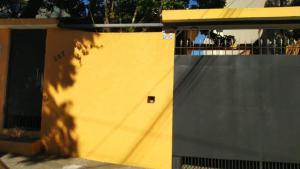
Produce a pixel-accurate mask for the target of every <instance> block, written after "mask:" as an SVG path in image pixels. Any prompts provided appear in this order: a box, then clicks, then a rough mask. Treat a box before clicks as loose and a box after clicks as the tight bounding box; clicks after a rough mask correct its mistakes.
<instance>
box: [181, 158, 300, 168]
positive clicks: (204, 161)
mask: <svg viewBox="0 0 300 169" xmlns="http://www.w3.org/2000/svg"><path fill="white" fill-rule="evenodd" d="M180 168H181V169H300V164H297V163H288V162H268V161H246V160H225V159H209V158H192V157H183V158H182V161H181V167H180Z"/></svg>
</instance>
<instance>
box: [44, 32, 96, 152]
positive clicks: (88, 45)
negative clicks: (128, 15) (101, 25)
mask: <svg viewBox="0 0 300 169" xmlns="http://www.w3.org/2000/svg"><path fill="white" fill-rule="evenodd" d="M97 36H100V35H99V34H97V33H90V32H80V31H70V30H52V31H49V32H48V43H49V44H48V48H47V51H48V52H47V54H46V59H45V73H44V74H45V77H44V82H45V83H44V93H43V115H42V129H41V138H42V143H43V145H44V148H45V150H46V152H49V153H55V154H60V155H63V156H77V155H78V149H77V146H78V145H77V144H78V143H77V140H78V135H76V133H75V132H74V130H75V128H76V126H75V122H74V118H73V116H72V115H71V112H70V111H71V108H72V106H73V103H72V100H66V99H64V96H63V94H62V93H61V92H64V91H66V90H68V89H69V88H71V87H72V86H73V85H74V84H75V83H76V74H77V73H78V71H80V68H81V67H83V66H84V59H85V58H86V57H89V52H90V50H91V49H94V48H97V49H100V48H101V46H99V45H97V44H96V42H95V38H96V37H97ZM82 90H83V89H82Z"/></svg>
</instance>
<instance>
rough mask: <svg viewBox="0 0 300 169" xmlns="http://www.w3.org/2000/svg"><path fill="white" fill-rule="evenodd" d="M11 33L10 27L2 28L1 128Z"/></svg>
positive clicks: (0, 54)
mask: <svg viewBox="0 0 300 169" xmlns="http://www.w3.org/2000/svg"><path fill="white" fill-rule="evenodd" d="M9 35H10V31H9V30H8V29H0V129H2V128H3V117H4V110H3V109H4V100H5V91H6V77H7V65H8V58H9V46H10V45H9Z"/></svg>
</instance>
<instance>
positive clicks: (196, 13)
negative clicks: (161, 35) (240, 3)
mask: <svg viewBox="0 0 300 169" xmlns="http://www.w3.org/2000/svg"><path fill="white" fill-rule="evenodd" d="M257 19H264V20H281V19H288V20H293V19H295V20H299V19H300V7H272V8H225V9H195V10H165V11H163V13H162V21H163V23H184V22H196V21H197V22H201V21H226V20H235V21H237V20H257Z"/></svg>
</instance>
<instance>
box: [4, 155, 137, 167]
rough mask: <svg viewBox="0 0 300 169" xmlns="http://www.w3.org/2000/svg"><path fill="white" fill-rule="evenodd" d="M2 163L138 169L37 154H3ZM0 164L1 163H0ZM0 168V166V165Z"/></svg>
mask: <svg viewBox="0 0 300 169" xmlns="http://www.w3.org/2000/svg"><path fill="white" fill-rule="evenodd" d="M0 159H1V161H2V163H4V164H5V165H6V168H9V169H138V168H134V167H126V166H120V165H113V164H106V163H100V162H96V161H90V160H84V159H80V158H68V159H67V158H66V159H63V158H57V157H49V156H37V157H32V158H27V157H23V156H15V155H12V154H6V155H3V156H2V157H1V158H0ZM0 164H1V163H0ZM0 169H2V168H1V166H0Z"/></svg>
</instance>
